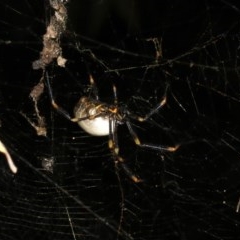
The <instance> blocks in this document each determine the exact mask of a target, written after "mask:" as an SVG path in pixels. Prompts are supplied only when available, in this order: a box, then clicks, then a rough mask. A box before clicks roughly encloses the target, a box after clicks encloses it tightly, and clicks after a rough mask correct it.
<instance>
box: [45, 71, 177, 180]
mask: <svg viewBox="0 0 240 240" xmlns="http://www.w3.org/2000/svg"><path fill="white" fill-rule="evenodd" d="M89 81H90V85H91V88H92V89H93V95H94V96H93V97H87V96H82V97H81V98H80V100H79V101H78V103H77V104H76V106H75V108H74V117H71V116H70V115H69V113H68V112H66V111H65V110H64V109H63V108H62V107H60V106H59V105H58V104H57V103H56V102H55V100H54V97H53V93H52V89H51V86H50V82H49V77H48V75H47V74H46V83H47V87H48V92H49V96H50V100H51V104H52V106H53V108H54V109H56V110H57V112H59V113H60V114H61V115H63V116H64V117H65V118H66V119H68V120H70V121H71V122H77V123H78V125H79V126H80V127H81V128H82V129H83V130H84V131H86V132H87V133H89V134H90V135H93V136H109V140H108V147H109V149H110V151H111V153H112V155H113V157H114V160H115V162H116V164H119V165H120V166H121V167H122V169H123V170H124V171H125V173H126V174H127V175H128V176H129V177H130V178H131V179H132V180H133V181H134V182H136V183H137V182H141V181H142V179H141V178H139V177H138V176H136V175H135V174H134V173H133V172H132V170H131V169H130V168H129V167H128V166H127V165H126V163H125V160H124V159H123V158H122V157H121V156H120V155H119V145H118V137H117V128H118V125H120V124H126V125H127V128H128V130H129V132H130V134H131V136H132V138H133V140H134V142H135V144H136V145H137V146H139V147H143V148H150V149H154V150H159V151H168V152H174V151H176V150H177V149H178V147H179V145H176V146H173V147H169V146H161V145H153V144H144V143H141V141H140V139H139V138H138V136H137V134H136V133H135V131H134V130H133V128H132V125H131V122H130V120H131V119H134V120H137V121H139V122H144V121H146V120H147V119H149V118H150V117H151V116H152V115H153V114H154V113H156V112H157V111H158V110H159V109H160V108H162V107H163V106H164V105H165V104H166V94H167V88H166V90H165V93H164V96H163V98H162V100H161V101H160V103H159V104H157V106H155V107H154V108H153V109H152V110H151V111H150V112H149V113H148V114H146V115H145V116H144V117H140V116H137V115H135V114H133V113H131V112H130V111H129V110H128V109H127V108H126V107H125V106H121V105H120V104H119V103H118V98H117V89H116V87H115V85H113V97H114V101H113V104H107V103H104V102H102V101H100V100H99V96H98V89H97V87H96V84H95V81H94V79H93V77H92V75H89Z"/></svg>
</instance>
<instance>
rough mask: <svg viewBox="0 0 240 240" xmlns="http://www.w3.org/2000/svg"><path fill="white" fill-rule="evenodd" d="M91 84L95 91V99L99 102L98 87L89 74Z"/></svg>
mask: <svg viewBox="0 0 240 240" xmlns="http://www.w3.org/2000/svg"><path fill="white" fill-rule="evenodd" d="M89 82H90V84H91V87H92V90H93V95H94V97H95V99H96V100H99V96H98V89H97V87H96V84H95V81H94V78H93V76H92V75H91V74H89Z"/></svg>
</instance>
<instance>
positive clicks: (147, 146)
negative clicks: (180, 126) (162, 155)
mask: <svg viewBox="0 0 240 240" xmlns="http://www.w3.org/2000/svg"><path fill="white" fill-rule="evenodd" d="M126 124H127V127H128V130H129V132H130V134H131V136H132V138H133V140H134V142H135V144H136V145H138V146H139V147H142V148H150V149H153V150H158V151H167V152H175V151H176V150H177V149H178V148H179V145H176V146H174V147H168V146H161V145H154V144H146V143H141V142H140V140H139V138H138V136H137V134H136V133H135V132H134V130H133V128H132V126H131V124H130V122H129V121H127V122H126Z"/></svg>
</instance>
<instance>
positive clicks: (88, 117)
mask: <svg viewBox="0 0 240 240" xmlns="http://www.w3.org/2000/svg"><path fill="white" fill-rule="evenodd" d="M90 78H91V77H90ZM90 81H91V80H90ZM46 84H47V88H48V93H49V97H50V101H51V105H52V106H53V108H54V109H55V110H56V111H57V112H58V113H60V114H61V115H62V116H63V117H65V118H66V119H68V120H69V121H71V122H79V121H83V120H86V119H94V118H96V117H100V116H101V115H102V113H96V114H92V115H91V117H90V116H86V117H82V118H74V117H71V116H70V114H69V113H68V112H67V111H66V110H65V109H63V108H62V107H60V106H59V105H58V104H57V103H56V101H55V99H54V97H53V92H52V88H51V86H50V82H49V76H48V73H47V72H46Z"/></svg>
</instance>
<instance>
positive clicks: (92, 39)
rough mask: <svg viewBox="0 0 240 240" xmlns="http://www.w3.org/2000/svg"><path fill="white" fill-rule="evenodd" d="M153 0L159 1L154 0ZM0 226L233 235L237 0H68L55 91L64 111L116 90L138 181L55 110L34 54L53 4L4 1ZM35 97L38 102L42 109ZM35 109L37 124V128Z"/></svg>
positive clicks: (5, 234)
mask: <svg viewBox="0 0 240 240" xmlns="http://www.w3.org/2000/svg"><path fill="white" fill-rule="evenodd" d="M159 4H160V5H159ZM0 7H1V14H0V61H1V64H0V79H1V81H0V84H1V88H0V104H1V106H0V107H1V108H0V109H1V112H0V113H1V115H0V120H1V129H0V130H1V131H0V140H1V141H2V142H3V143H4V144H5V146H6V147H7V149H8V151H9V152H10V154H11V156H12V158H13V160H14V162H15V164H16V165H17V167H18V172H17V174H12V173H11V171H10V170H9V168H8V165H7V163H6V160H5V157H4V156H1V161H0V165H1V167H0V169H1V179H0V186H1V187H0V190H1V194H0V208H1V211H0V223H1V228H0V229H1V231H0V236H1V237H0V239H3V240H5V239H8V240H9V239H40V238H41V239H74V240H75V239H134V240H140V239H141V240H143V239H144V240H145V239H146V240H148V239H149V240H150V239H151V240H157V239H193V237H194V239H239V234H240V233H239V213H238V211H239V206H238V205H239V203H238V201H239V197H240V190H239V163H240V161H239V159H240V154H239V144H240V138H239V136H240V127H239V122H240V116H239V107H240V104H239V91H240V89H239V62H238V61H239V60H238V59H239V14H240V6H239V5H235V3H234V2H233V1H224V0H222V1H214V0H208V1H194V3H192V2H191V1H180V0H176V1H168V3H167V2H163V1H161V2H160V3H159V1H151V2H150V3H139V2H138V1H74V0H72V1H70V2H69V3H68V4H67V5H66V7H67V11H68V20H67V27H66V31H65V32H64V33H63V34H62V36H61V41H60V46H61V48H62V55H63V57H64V58H66V59H67V62H66V66H65V67H60V66H58V65H57V64H56V63H54V62H52V63H51V64H49V66H47V71H48V73H49V76H50V82H51V87H52V90H53V94H54V97H55V99H56V101H57V103H58V104H59V105H60V106H62V107H63V108H64V109H66V111H67V112H69V114H72V113H73V108H74V106H75V104H76V102H77V101H78V100H79V98H80V97H81V96H83V95H85V96H88V95H90V94H91V89H90V86H89V81H88V76H89V74H92V75H93V77H94V79H95V81H96V85H97V88H98V91H99V96H100V99H101V100H102V101H103V102H107V103H111V102H112V100H113V92H112V85H113V84H115V85H116V87H117V93H118V100H119V102H120V103H122V104H124V105H125V106H126V107H127V108H128V109H129V110H130V111H131V112H132V113H134V114H138V115H140V116H144V115H145V114H147V113H148V112H149V111H151V110H152V109H153V108H154V107H155V106H156V104H157V103H159V101H161V100H162V97H163V95H164V91H165V89H166V87H168V91H167V104H166V106H164V107H163V108H162V109H161V110H160V111H159V112H157V113H156V114H154V115H153V116H152V117H151V118H150V119H149V120H148V121H146V122H144V123H138V122H135V121H133V122H132V125H133V128H134V130H135V131H136V133H137V134H138V136H139V139H140V140H141V142H142V143H152V144H156V145H159V146H160V145H164V146H175V145H177V144H179V146H180V147H179V149H178V150H177V151H176V152H173V153H166V152H160V151H154V150H150V149H142V148H139V147H137V146H135V144H134V141H133V139H132V138H131V135H130V133H129V132H128V130H127V128H126V126H125V125H120V126H119V129H118V138H119V146H120V155H121V156H122V157H123V158H124V159H125V161H126V164H127V166H128V167H129V168H130V169H131V170H132V171H133V172H134V173H136V174H137V175H138V176H139V177H140V178H141V179H142V180H143V182H142V183H138V184H136V183H134V182H133V181H131V179H129V177H128V176H127V175H126V174H125V173H124V171H123V170H122V169H121V167H120V166H119V167H118V168H117V167H116V166H115V164H114V160H113V159H112V157H111V154H110V151H109V149H108V138H107V137H106V138H105V137H100V138H98V137H93V136H89V135H88V134H87V133H85V132H84V131H83V130H81V129H80V128H79V126H78V125H77V124H74V123H72V122H69V121H67V120H66V119H65V118H63V117H62V116H60V115H59V114H58V113H56V112H55V111H54V110H53V109H52V107H51V105H50V100H49V96H48V92H47V90H46V89H44V90H43V92H42V93H41V96H40V98H39V99H38V101H37V105H35V103H34V101H32V99H31V97H29V94H30V93H31V91H32V90H33V89H34V86H36V84H38V83H39V81H40V79H41V77H42V70H41V69H40V70H34V69H33V68H32V63H33V61H35V60H37V59H38V58H39V52H41V50H42V36H43V35H44V33H45V32H46V26H47V25H48V23H49V19H50V17H51V16H52V15H53V14H54V11H53V10H52V9H51V7H50V6H49V2H48V1H40V0H31V1H27V0H25V1H21V2H20V1H11V0H8V1H4V0H2V1H1V2H0ZM38 111H39V112H38ZM39 120H43V123H44V125H43V127H44V129H45V130H46V136H44V135H42V136H41V135H40V136H39V135H38V132H37V131H36V130H37V127H39V124H40V123H41V122H40V121H39Z"/></svg>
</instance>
